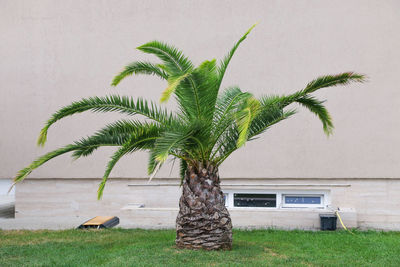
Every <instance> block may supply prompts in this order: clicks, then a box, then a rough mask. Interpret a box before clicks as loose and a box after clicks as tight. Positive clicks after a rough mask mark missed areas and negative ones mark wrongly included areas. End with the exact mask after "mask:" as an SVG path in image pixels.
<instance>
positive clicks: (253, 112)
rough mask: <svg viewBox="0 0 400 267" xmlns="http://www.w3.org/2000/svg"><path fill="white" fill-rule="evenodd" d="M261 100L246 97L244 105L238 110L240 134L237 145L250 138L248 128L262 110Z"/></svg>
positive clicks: (237, 120)
mask: <svg viewBox="0 0 400 267" xmlns="http://www.w3.org/2000/svg"><path fill="white" fill-rule="evenodd" d="M260 106H261V104H260V102H259V101H258V100H257V99H255V98H254V97H249V98H247V99H246V101H245V103H244V105H243V106H242V107H241V108H240V109H239V110H238V111H237V112H236V114H235V115H236V124H237V128H238V131H239V136H238V139H237V141H236V144H237V147H241V146H242V145H244V143H246V141H247V138H248V129H249V127H250V125H251V122H252V121H253V119H254V118H255V117H256V116H257V114H258V113H259V112H260Z"/></svg>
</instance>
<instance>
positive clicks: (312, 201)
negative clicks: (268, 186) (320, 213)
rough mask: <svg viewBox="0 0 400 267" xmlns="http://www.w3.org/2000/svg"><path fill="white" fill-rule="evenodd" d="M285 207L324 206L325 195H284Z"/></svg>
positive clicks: (283, 202)
mask: <svg viewBox="0 0 400 267" xmlns="http://www.w3.org/2000/svg"><path fill="white" fill-rule="evenodd" d="M282 207H283V208H323V207H324V196H323V195H300V194H296V195H289V194H287V195H286V194H283V195H282Z"/></svg>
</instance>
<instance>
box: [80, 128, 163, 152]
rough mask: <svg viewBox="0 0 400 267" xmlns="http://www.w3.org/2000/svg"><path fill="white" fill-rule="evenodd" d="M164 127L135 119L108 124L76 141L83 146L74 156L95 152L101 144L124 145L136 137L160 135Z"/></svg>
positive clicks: (143, 137) (144, 137)
mask: <svg viewBox="0 0 400 267" xmlns="http://www.w3.org/2000/svg"><path fill="white" fill-rule="evenodd" d="M162 130H163V127H162V126H160V125H158V124H155V123H148V122H140V121H134V120H119V121H116V122H113V123H110V124H108V125H107V126H106V127H104V128H102V129H101V130H99V131H98V132H96V133H95V134H93V135H91V136H89V137H87V138H82V139H81V140H79V141H77V142H75V144H77V145H79V146H80V147H81V148H79V149H76V150H75V151H74V153H73V154H72V156H73V157H74V158H75V159H77V158H79V157H82V156H83V157H85V156H88V155H90V154H92V153H93V151H94V150H96V149H97V148H99V147H101V146H122V145H123V144H124V143H126V142H127V141H128V140H132V138H133V137H135V138H136V139H137V140H139V139H146V138H148V137H154V136H158V135H160V133H161V131H162Z"/></svg>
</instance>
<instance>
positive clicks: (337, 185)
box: [128, 183, 351, 188]
mask: <svg viewBox="0 0 400 267" xmlns="http://www.w3.org/2000/svg"><path fill="white" fill-rule="evenodd" d="M179 185H180V184H179V183H147V184H128V186H179ZM254 186H267V187H350V186H351V185H350V184H221V187H222V188H226V187H254Z"/></svg>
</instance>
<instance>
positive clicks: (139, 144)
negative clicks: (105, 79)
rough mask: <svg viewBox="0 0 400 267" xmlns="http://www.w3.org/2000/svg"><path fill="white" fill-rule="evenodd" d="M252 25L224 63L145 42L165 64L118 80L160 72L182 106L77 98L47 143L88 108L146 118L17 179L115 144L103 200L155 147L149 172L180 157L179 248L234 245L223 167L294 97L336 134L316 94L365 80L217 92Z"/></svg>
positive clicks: (284, 112) (333, 78)
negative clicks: (122, 165) (134, 158)
mask: <svg viewBox="0 0 400 267" xmlns="http://www.w3.org/2000/svg"><path fill="white" fill-rule="evenodd" d="M254 26H255V25H253V26H252V27H251V28H250V29H249V30H248V31H247V32H246V33H245V34H244V35H243V36H242V38H240V39H239V41H238V42H236V43H235V45H234V46H233V48H232V49H231V50H230V51H229V53H228V54H227V55H226V56H225V57H224V59H223V60H222V61H220V62H219V64H218V63H217V62H216V60H215V59H213V60H207V61H204V62H203V63H201V64H200V65H199V66H197V67H195V66H194V65H193V63H192V62H191V61H190V60H189V59H188V58H187V57H185V56H184V55H183V54H182V52H181V51H179V50H178V49H176V48H175V47H173V46H170V45H167V44H165V43H162V42H159V41H152V42H149V43H146V44H144V45H142V46H139V47H138V48H137V49H139V50H140V51H142V52H144V53H148V54H153V55H155V56H156V57H158V58H159V60H160V61H161V62H160V63H158V64H154V63H150V62H133V63H131V64H129V65H127V66H126V67H125V68H124V69H123V71H122V72H121V73H119V74H118V75H117V76H116V77H115V78H114V79H113V81H112V85H113V86H116V85H118V84H119V83H120V82H121V80H123V79H124V78H126V77H127V76H130V75H133V74H135V75H137V74H150V75H155V76H157V77H158V78H161V79H163V80H165V81H167V83H168V86H167V88H166V89H165V90H164V91H163V92H162V94H161V98H160V101H161V102H166V101H167V100H168V99H169V98H170V97H171V96H172V95H174V97H175V99H176V101H177V103H178V106H179V108H178V110H177V111H176V112H174V113H171V112H169V111H167V110H166V109H165V108H162V107H159V106H158V105H157V104H156V103H153V102H149V101H146V100H144V99H141V98H137V100H134V98H132V97H127V96H122V97H121V96H118V95H111V96H106V97H90V98H84V99H82V100H80V101H77V102H73V103H72V104H70V105H68V106H65V107H63V108H61V109H60V110H58V111H57V112H56V113H54V114H53V115H52V116H51V117H50V119H49V120H48V121H47V122H46V124H45V126H44V127H43V129H42V130H41V132H40V136H39V139H38V145H41V146H43V145H44V144H45V142H46V138H47V132H48V130H49V128H50V126H51V125H53V124H54V123H55V122H57V121H59V120H60V119H62V118H64V117H67V116H70V115H73V114H76V113H81V112H84V111H92V112H120V113H122V114H127V115H132V116H133V115H137V114H139V115H142V116H144V117H146V119H145V120H136V119H132V120H119V121H116V122H114V123H111V124H108V125H106V126H105V127H104V128H102V129H100V130H99V131H97V132H96V133H94V134H93V135H92V136H89V137H86V138H82V139H80V140H79V141H75V142H73V143H71V144H69V145H66V146H64V147H62V148H59V149H57V150H54V151H52V152H50V153H47V154H45V155H43V156H42V157H39V158H38V159H36V160H35V161H33V162H32V163H31V165H29V166H28V167H26V168H24V169H22V170H20V171H19V172H18V174H17V175H16V177H15V183H16V182H20V181H22V180H23V179H24V178H25V177H26V176H27V175H28V174H29V173H31V172H32V170H34V169H36V168H38V167H39V166H41V165H42V164H44V163H45V162H47V161H48V160H50V159H52V158H54V157H57V156H59V155H62V154H64V153H67V152H73V153H72V157H74V158H75V159H77V158H80V157H85V156H89V155H90V154H92V153H93V152H94V151H95V150H96V149H98V148H99V147H101V146H115V147H117V149H116V151H115V153H114V154H113V155H112V156H111V159H110V161H109V163H108V164H107V167H106V170H105V173H104V176H103V180H102V182H101V183H100V185H99V189H98V198H99V199H100V198H101V196H102V194H103V190H104V187H105V184H106V182H107V179H108V177H109V176H110V172H111V170H112V169H113V167H114V166H115V164H116V163H117V162H118V160H119V159H120V158H121V157H123V156H124V155H127V154H130V153H132V152H135V151H138V150H146V151H149V161H148V173H149V175H150V176H151V177H153V176H154V174H155V173H156V172H157V171H158V169H159V168H160V167H161V165H162V164H163V163H164V162H165V161H166V160H167V159H168V158H174V159H177V160H179V162H180V179H181V186H182V196H181V198H180V201H179V213H178V216H177V219H176V232H177V234H176V245H177V246H178V247H180V248H194V249H198V248H203V249H207V250H214V249H230V248H231V245H232V223H231V219H230V216H229V212H228V210H227V209H226V207H225V205H224V197H223V193H222V191H221V188H220V179H219V174H218V168H219V166H220V165H221V164H222V163H223V162H224V161H225V160H226V159H227V158H228V157H229V156H230V155H231V154H232V153H233V152H234V151H236V150H237V149H239V148H240V147H242V146H243V145H244V144H245V143H246V142H247V141H251V140H254V139H256V138H257V137H258V136H259V135H260V134H262V133H264V132H265V131H266V130H267V129H268V128H269V127H271V126H272V125H274V124H276V123H278V122H280V121H282V120H285V119H287V118H289V117H291V116H293V115H294V114H295V113H296V111H297V110H296V109H294V108H289V107H288V106H289V105H290V104H292V103H295V102H296V103H298V104H299V105H300V106H303V107H304V108H306V109H308V110H309V111H311V112H312V113H314V114H315V115H316V116H317V117H318V118H319V119H320V120H321V122H322V126H323V130H324V132H325V133H326V134H327V135H330V134H331V133H332V129H333V124H332V120H331V117H330V115H329V113H328V111H327V110H326V108H325V107H324V105H323V102H324V101H321V100H319V99H317V98H316V97H314V96H312V93H313V92H315V91H317V90H319V89H321V88H325V87H332V86H336V85H346V84H348V83H350V82H362V81H364V76H363V75H360V74H357V73H353V72H345V73H341V74H338V75H327V76H323V77H319V78H317V79H315V80H313V81H311V82H310V83H308V84H307V85H306V86H305V88H304V89H302V90H300V91H297V92H295V93H293V94H290V95H267V96H263V97H261V98H256V97H254V96H253V95H252V94H251V93H249V92H243V91H242V90H241V89H240V88H239V87H237V86H234V87H228V88H226V89H224V90H223V91H222V92H219V91H220V87H221V82H222V79H223V77H224V74H225V72H226V69H227V67H228V65H229V62H230V61H231V59H232V56H233V54H234V53H235V51H236V50H237V48H238V47H239V45H240V43H241V42H242V41H243V40H245V39H246V37H247V35H248V34H249V33H250V31H251V30H252V29H253V28H254Z"/></svg>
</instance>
